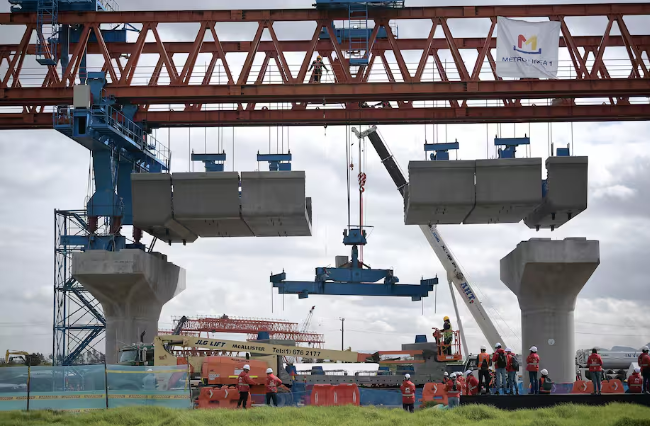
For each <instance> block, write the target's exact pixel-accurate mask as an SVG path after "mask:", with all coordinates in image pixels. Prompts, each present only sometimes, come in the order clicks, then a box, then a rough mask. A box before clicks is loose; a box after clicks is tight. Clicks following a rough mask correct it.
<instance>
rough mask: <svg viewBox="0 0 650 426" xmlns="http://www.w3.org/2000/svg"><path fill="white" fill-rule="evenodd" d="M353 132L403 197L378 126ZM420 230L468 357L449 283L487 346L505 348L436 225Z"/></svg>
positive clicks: (399, 173) (401, 184)
mask: <svg viewBox="0 0 650 426" xmlns="http://www.w3.org/2000/svg"><path fill="white" fill-rule="evenodd" d="M352 132H354V134H355V135H356V136H357V137H358V138H359V139H363V138H364V137H367V138H368V139H369V140H370V142H371V143H372V146H373V147H374V148H375V151H377V154H379V158H380V160H381V162H382V164H383V165H384V167H385V168H386V170H387V171H388V174H389V175H390V177H391V178H392V179H393V182H395V185H396V186H397V190H398V191H399V192H400V194H402V196H404V192H405V190H406V188H407V186H408V182H407V181H406V178H405V177H404V173H402V170H401V169H400V168H399V165H398V164H397V162H396V161H395V158H394V157H393V154H391V152H390V151H389V150H388V147H387V146H386V144H385V143H384V141H383V140H382V138H381V137H380V136H379V133H378V132H377V127H376V126H371V127H370V128H369V129H368V130H364V131H363V132H360V131H358V130H357V129H356V128H354V127H353V128H352ZM420 229H421V230H422V233H423V234H424V236H425V238H426V239H427V241H428V242H429V245H430V246H431V248H432V249H433V251H434V253H435V254H436V256H438V259H439V260H440V263H442V266H443V268H445V270H446V271H447V281H448V283H449V290H450V292H451V297H452V301H453V303H454V309H455V311H456V318H457V321H458V326H459V328H460V330H461V333H460V335H461V340H462V344H463V350H464V351H465V354H466V355H467V356H469V351H468V349H467V342H466V341H465V334H464V333H463V332H462V324H461V322H460V315H459V314H458V306H457V304H456V297H455V295H454V291H453V288H452V284H453V286H454V287H456V290H458V293H459V294H460V295H461V297H462V299H463V301H464V302H465V306H467V309H469V311H470V313H471V314H472V317H474V320H475V321H476V323H477V324H478V326H479V328H480V329H481V331H482V332H483V335H484V336H485V338H486V339H487V341H488V342H489V343H490V346H492V347H494V345H495V344H496V343H497V342H499V343H501V344H502V345H503V347H504V348H505V347H507V345H506V343H505V342H504V340H503V338H502V337H501V335H500V334H499V332H498V331H497V329H496V327H495V326H494V324H493V323H492V320H490V317H488V315H487V313H486V312H485V308H483V305H482V304H481V302H480V301H479V300H478V297H477V296H476V293H474V291H473V290H472V286H471V285H470V284H469V282H467V279H466V278H465V274H463V271H462V270H461V268H460V265H459V264H458V262H456V260H455V259H454V256H453V255H452V254H451V251H450V250H449V248H448V247H447V245H446V244H445V242H444V240H443V239H442V236H441V235H440V231H439V230H438V229H437V227H436V226H435V225H420Z"/></svg>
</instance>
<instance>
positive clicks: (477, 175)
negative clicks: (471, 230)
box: [404, 158, 542, 225]
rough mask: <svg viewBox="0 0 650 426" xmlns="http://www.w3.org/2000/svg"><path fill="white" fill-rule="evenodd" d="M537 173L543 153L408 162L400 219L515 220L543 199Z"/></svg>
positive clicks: (445, 221) (421, 222)
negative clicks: (516, 156) (537, 154)
mask: <svg viewBox="0 0 650 426" xmlns="http://www.w3.org/2000/svg"><path fill="white" fill-rule="evenodd" d="M541 178H542V160H541V158H501V159H496V160H472V161H463V160H451V161H449V160H447V161H411V162H410V163H409V185H408V191H407V196H406V197H405V202H404V223H405V224H406V225H438V224H460V223H465V224H479V223H517V222H519V221H521V220H522V219H523V218H524V217H526V215H528V214H529V213H531V212H532V211H533V210H534V209H535V208H536V207H537V206H539V205H540V204H541V203H542V185H541Z"/></svg>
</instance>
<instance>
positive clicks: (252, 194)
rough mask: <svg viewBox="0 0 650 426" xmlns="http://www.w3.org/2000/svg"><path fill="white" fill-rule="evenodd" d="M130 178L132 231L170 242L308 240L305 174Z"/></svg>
mask: <svg viewBox="0 0 650 426" xmlns="http://www.w3.org/2000/svg"><path fill="white" fill-rule="evenodd" d="M241 176H242V178H241V183H242V185H241V191H240V178H239V173H237V172H196V173H174V174H168V173H146V174H145V173H134V174H132V175H131V187H132V191H133V223H134V226H136V227H138V228H140V229H142V230H143V231H146V232H148V233H149V234H151V235H153V236H155V237H157V238H159V239H160V240H162V241H165V242H168V243H174V242H182V243H191V242H194V241H196V239H197V238H198V237H253V236H258V237H277V236H282V237H294V236H311V218H312V213H311V198H306V197H305V172H304V171H281V172H280V171H274V172H242V174H241Z"/></svg>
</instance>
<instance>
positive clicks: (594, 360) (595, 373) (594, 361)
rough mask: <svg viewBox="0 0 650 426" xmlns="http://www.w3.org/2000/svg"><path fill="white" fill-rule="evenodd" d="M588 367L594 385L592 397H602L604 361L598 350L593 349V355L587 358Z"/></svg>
mask: <svg viewBox="0 0 650 426" xmlns="http://www.w3.org/2000/svg"><path fill="white" fill-rule="evenodd" d="M587 365H588V366H589V375H590V376H591V381H592V382H593V383H594V391H593V392H592V395H600V390H601V381H602V377H603V359H602V358H601V357H600V355H598V349H596V348H593V349H592V350H591V355H589V358H587Z"/></svg>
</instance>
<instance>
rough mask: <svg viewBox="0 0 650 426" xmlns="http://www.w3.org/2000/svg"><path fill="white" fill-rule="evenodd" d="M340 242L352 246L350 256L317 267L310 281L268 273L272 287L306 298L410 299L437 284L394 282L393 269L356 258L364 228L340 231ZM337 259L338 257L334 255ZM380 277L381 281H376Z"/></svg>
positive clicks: (435, 281) (363, 242)
mask: <svg viewBox="0 0 650 426" xmlns="http://www.w3.org/2000/svg"><path fill="white" fill-rule="evenodd" d="M343 244H344V245H346V246H352V259H351V260H350V261H347V256H344V258H345V260H346V261H345V262H341V263H340V264H339V262H337V265H336V267H335V268H328V267H317V268H316V278H315V280H314V281H313V282H310V281H285V279H286V278H287V274H286V273H285V272H282V273H280V274H276V275H271V283H273V287H276V288H278V291H279V293H280V294H297V295H298V298H300V299H306V298H307V297H309V295H310V294H332V295H341V296H401V297H410V298H411V300H413V301H418V300H421V299H422V298H423V297H427V296H428V294H429V292H430V291H432V290H433V286H434V285H436V284H438V278H437V277H436V278H431V279H423V280H420V284H419V285H413V284H397V283H398V282H399V278H397V277H396V276H395V275H393V271H392V269H370V268H369V267H368V266H366V265H364V264H363V263H362V262H361V261H359V249H358V246H364V245H366V231H363V230H361V229H359V228H354V227H351V228H349V229H346V230H344V231H343ZM337 260H338V259H337ZM380 280H383V284H381V283H379V284H377V282H378V281H380Z"/></svg>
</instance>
